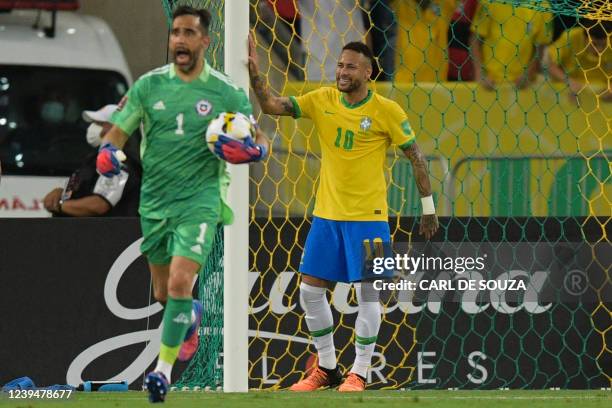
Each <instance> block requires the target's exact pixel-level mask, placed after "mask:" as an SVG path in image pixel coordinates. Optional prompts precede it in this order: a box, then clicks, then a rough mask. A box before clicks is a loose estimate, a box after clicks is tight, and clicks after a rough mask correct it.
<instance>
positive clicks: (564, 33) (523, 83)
mask: <svg viewBox="0 0 612 408" xmlns="http://www.w3.org/2000/svg"><path fill="white" fill-rule="evenodd" d="M251 1H252V4H253V6H254V8H255V13H254V15H255V20H256V21H255V25H256V27H257V28H258V31H259V32H260V34H262V35H264V37H265V36H266V35H268V40H269V41H270V43H271V44H272V48H273V49H274V50H275V51H276V52H277V54H279V56H280V57H281V58H285V59H286V62H287V63H288V65H289V67H290V71H291V72H292V74H293V75H294V76H296V77H297V78H298V79H304V80H314V81H333V80H334V79H335V66H336V59H337V56H338V54H339V53H340V49H341V48H342V45H343V44H345V43H347V42H349V41H365V42H367V44H368V45H369V46H370V47H371V49H372V50H373V52H374V54H375V56H376V59H377V62H378V67H376V69H375V73H374V78H375V79H376V80H377V81H395V82H441V81H478V82H479V83H480V84H482V86H484V87H485V88H487V89H494V88H495V87H496V86H498V85H500V84H502V83H512V84H514V85H516V87H517V88H519V89H521V88H525V87H527V86H529V85H530V84H531V83H533V82H534V81H535V80H536V78H537V76H538V75H539V74H544V75H547V76H549V77H551V78H552V79H553V80H557V81H563V82H565V83H567V85H568V87H569V89H570V90H571V93H572V94H573V95H575V94H577V93H578V92H579V91H580V90H581V89H582V88H583V87H584V86H585V85H586V84H589V85H598V86H601V87H602V88H603V89H604V91H603V93H602V97H604V98H605V99H608V100H611V99H612V84H611V78H612V47H611V36H612V22H611V21H595V20H585V19H577V18H576V17H571V16H565V15H555V14H552V13H550V12H547V11H537V10H535V9H532V8H526V7H515V6H513V5H509V4H503V3H498V2H492V1H490V0H251ZM551 1H553V2H554V1H559V0H551ZM544 9H548V10H550V9H551V8H544Z"/></svg>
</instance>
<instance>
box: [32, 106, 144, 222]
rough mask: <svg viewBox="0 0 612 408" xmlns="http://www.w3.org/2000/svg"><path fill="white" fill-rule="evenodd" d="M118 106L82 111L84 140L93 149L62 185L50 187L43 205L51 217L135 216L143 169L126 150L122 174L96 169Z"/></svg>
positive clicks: (136, 214)
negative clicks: (110, 173)
mask: <svg viewBox="0 0 612 408" xmlns="http://www.w3.org/2000/svg"><path fill="white" fill-rule="evenodd" d="M116 109H117V105H106V106H104V107H103V108H101V109H99V110H97V111H84V112H83V120H85V122H88V123H90V125H89V127H88V128H87V133H86V138H87V142H88V143H89V144H90V145H91V146H92V147H93V148H95V149H96V150H95V151H93V152H92V153H91V154H89V155H88V156H87V157H86V158H85V160H84V161H83V164H82V165H81V167H79V168H78V169H77V170H75V171H74V173H72V175H71V176H70V178H69V179H68V183H67V184H66V187H65V188H63V189H62V188H56V189H53V190H51V191H50V192H49V193H48V194H47V195H46V196H45V198H44V200H43V205H44V207H45V209H46V210H47V211H49V212H50V213H51V214H53V216H67V217H93V216H101V215H105V216H111V217H113V216H115V217H137V216H138V203H139V196H140V178H141V173H142V170H141V168H140V164H139V163H138V161H137V160H135V159H134V158H133V157H132V155H131V153H130V152H129V150H127V151H126V156H127V160H126V162H125V165H124V166H123V169H122V170H121V173H120V174H118V175H116V176H113V177H111V178H108V177H103V176H100V175H99V174H98V173H97V172H96V157H97V154H98V151H97V149H98V147H99V146H100V141H101V140H102V137H104V135H105V134H106V132H108V130H109V129H110V128H111V127H112V124H111V123H110V118H111V116H112V114H113V113H114V112H115V110H116Z"/></svg>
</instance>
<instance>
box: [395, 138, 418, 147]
mask: <svg viewBox="0 0 612 408" xmlns="http://www.w3.org/2000/svg"><path fill="white" fill-rule="evenodd" d="M414 142H416V138H414V137H413V138H412V139H410V140H409V141H407V142H406V143H404V144H401V145H399V148H400V149H402V150H406V149H407V148H409V147H410V146H412V144H413V143H414Z"/></svg>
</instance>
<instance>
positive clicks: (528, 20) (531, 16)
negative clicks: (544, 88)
mask: <svg viewBox="0 0 612 408" xmlns="http://www.w3.org/2000/svg"><path fill="white" fill-rule="evenodd" d="M471 29H472V31H473V32H474V33H476V34H477V35H478V36H479V37H480V38H481V39H482V41H483V45H482V66H483V68H484V70H485V71H486V72H487V75H488V76H489V77H490V78H491V79H493V80H494V81H496V82H505V81H515V80H517V79H518V78H519V77H520V76H521V75H522V74H523V73H524V71H525V69H526V68H527V67H528V66H529V62H530V61H531V59H532V57H533V54H534V50H535V48H534V47H535V46H537V45H546V44H549V43H550V42H551V41H552V15H551V14H550V13H544V12H540V11H536V10H532V9H528V8H525V7H514V6H511V5H508V4H499V3H491V2H489V1H483V2H481V3H480V5H479V6H478V9H477V11H476V15H475V16H474V22H473V23H472V27H471Z"/></svg>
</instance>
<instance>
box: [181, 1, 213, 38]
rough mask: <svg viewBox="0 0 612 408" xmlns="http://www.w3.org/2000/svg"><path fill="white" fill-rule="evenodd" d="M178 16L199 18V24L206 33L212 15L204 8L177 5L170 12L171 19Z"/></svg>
mask: <svg viewBox="0 0 612 408" xmlns="http://www.w3.org/2000/svg"><path fill="white" fill-rule="evenodd" d="M180 16H194V17H199V18H200V26H201V27H202V30H203V31H204V34H208V28H209V27H210V21H211V20H212V16H211V14H210V11H208V10H206V9H197V8H194V7H191V6H179V7H177V8H176V9H174V11H173V12H172V21H174V20H175V19H176V18H177V17H180Z"/></svg>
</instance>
